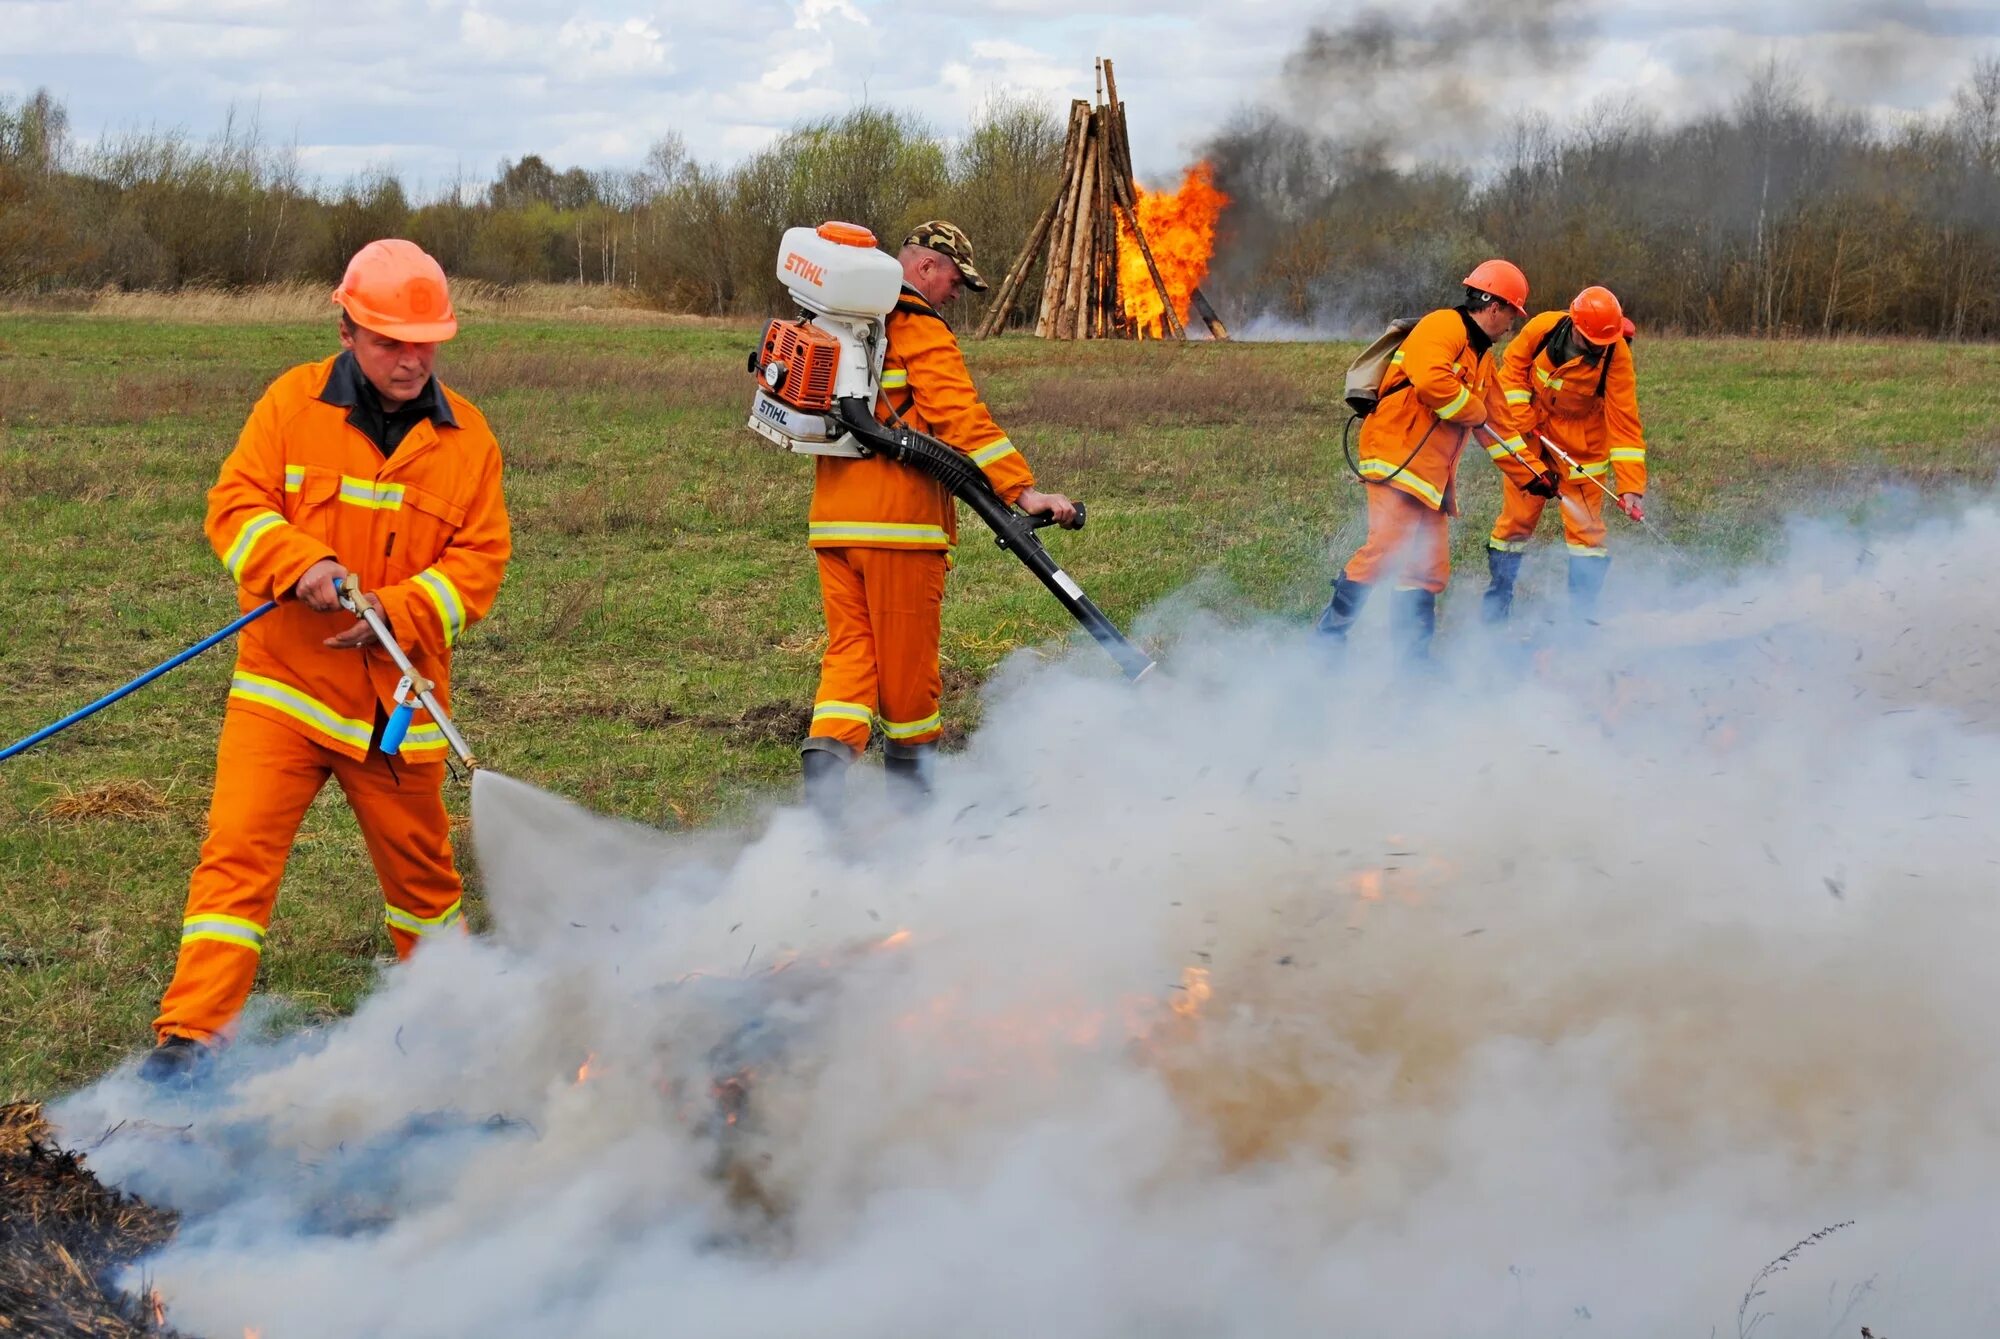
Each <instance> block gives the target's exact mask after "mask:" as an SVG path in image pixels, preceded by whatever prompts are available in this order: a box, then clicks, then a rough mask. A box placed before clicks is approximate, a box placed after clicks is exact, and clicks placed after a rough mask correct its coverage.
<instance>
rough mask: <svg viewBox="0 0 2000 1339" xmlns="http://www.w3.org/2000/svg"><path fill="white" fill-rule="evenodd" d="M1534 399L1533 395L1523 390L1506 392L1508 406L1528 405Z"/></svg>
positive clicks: (1531, 392)
mask: <svg viewBox="0 0 2000 1339" xmlns="http://www.w3.org/2000/svg"><path fill="white" fill-rule="evenodd" d="M1534 398H1535V393H1534V392H1533V391H1531V390H1527V389H1525V388H1523V389H1521V390H1517V391H1508V392H1507V403H1508V404H1528V403H1530V402H1532V401H1533V400H1534Z"/></svg>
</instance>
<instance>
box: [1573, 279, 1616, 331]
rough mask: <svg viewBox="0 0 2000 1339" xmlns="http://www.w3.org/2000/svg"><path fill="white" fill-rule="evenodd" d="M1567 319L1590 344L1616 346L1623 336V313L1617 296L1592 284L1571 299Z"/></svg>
mask: <svg viewBox="0 0 2000 1339" xmlns="http://www.w3.org/2000/svg"><path fill="white" fill-rule="evenodd" d="M1569 320H1570V324H1571V325H1573V326H1575V327H1576V333H1577V334H1579V335H1582V336H1583V337H1584V338H1585V339H1587V340H1589V341H1590V342H1591V343H1592V344H1611V343H1615V342H1616V341H1617V339H1618V337H1619V336H1620V335H1622V334H1624V333H1625V312H1624V309H1623V308H1621V307H1620V306H1619V305H1618V299H1617V297H1616V296H1615V295H1613V293H1612V292H1611V290H1610V289H1608V288H1599V287H1598V286H1597V285H1595V284H1592V285H1591V286H1590V287H1589V288H1586V289H1584V290H1583V291H1582V292H1581V293H1578V294H1577V295H1576V296H1575V297H1573V298H1571V299H1570V303H1569Z"/></svg>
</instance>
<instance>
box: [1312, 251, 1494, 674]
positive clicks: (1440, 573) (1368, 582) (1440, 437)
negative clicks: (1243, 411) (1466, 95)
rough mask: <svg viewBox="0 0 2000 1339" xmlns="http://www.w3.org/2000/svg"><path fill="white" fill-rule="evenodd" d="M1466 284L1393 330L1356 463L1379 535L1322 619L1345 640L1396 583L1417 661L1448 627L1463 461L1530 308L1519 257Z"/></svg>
mask: <svg viewBox="0 0 2000 1339" xmlns="http://www.w3.org/2000/svg"><path fill="white" fill-rule="evenodd" d="M1464 282H1465V301H1463V302H1461V303H1460V304H1459V305H1458V306H1456V307H1445V308H1441V309H1439V310H1437V311H1434V312H1431V313H1430V314H1429V315H1428V316H1425V317H1423V318H1422V319H1421V320H1419V321H1417V322H1415V323H1414V325H1408V326H1407V333H1404V324H1405V323H1399V325H1398V326H1395V327H1391V334H1390V335H1389V336H1385V337H1384V339H1385V341H1392V342H1393V347H1394V352H1393V354H1391V355H1389V357H1388V366H1387V369H1386V371H1385V372H1384V373H1383V375H1382V376H1381V378H1380V380H1379V382H1376V383H1375V385H1374V386H1372V387H1371V388H1370V395H1369V397H1368V398H1369V403H1370V405H1371V408H1370V409H1369V411H1368V412H1367V415H1366V417H1365V418H1364V419H1363V420H1362V426H1361V442H1360V453H1359V459H1358V460H1357V461H1356V463H1355V472H1356V473H1357V474H1359V475H1360V477H1361V480H1362V483H1363V484H1364V485H1365V487H1366V490H1367V495H1368V538H1367V540H1366V541H1365V542H1364V543H1363V544H1362V546H1361V548H1360V549H1359V550H1357V551H1356V552H1355V554H1354V556H1353V557H1352V558H1350V559H1348V561H1347V565H1346V566H1345V567H1344V568H1342V569H1341V572H1340V575H1339V576H1337V577H1335V578H1334V581H1333V598H1332V599H1331V600H1330V601H1328V603H1327V606H1326V610H1325V612H1323V613H1322V614H1321V615H1320V618H1319V623H1318V625H1317V631H1318V632H1319V634H1320V635H1322V636H1324V637H1328V638H1331V639H1333V640H1335V641H1337V642H1344V641H1346V639H1347V633H1348V629H1349V628H1351V627H1353V626H1354V620H1355V619H1356V618H1357V617H1358V616H1359V615H1360V613H1361V607H1362V605H1363V604H1365V603H1366V602H1367V599H1368V596H1369V593H1370V592H1371V591H1373V590H1374V588H1375V586H1376V585H1377V584H1378V583H1380V582H1383V581H1392V582H1394V583H1395V591H1394V600H1395V604H1394V608H1393V610H1392V613H1393V616H1394V617H1393V622H1394V628H1395V640H1396V646H1397V649H1398V651H1399V652H1400V653H1401V655H1402V656H1403V658H1404V659H1406V660H1408V661H1422V660H1425V659H1428V658H1429V655H1430V644H1431V637H1432V635H1433V634H1434V633H1435V631H1436V629H1437V597H1438V595H1439V593H1440V592H1442V591H1443V590H1444V587H1445V582H1446V580H1447V578H1448V577H1449V576H1450V574H1451V551H1450V531H1449V521H1448V519H1447V518H1448V517H1451V516H1455V515H1457V514H1458V500H1457V496H1456V489H1455V483H1456V476H1457V473H1458V460H1459V456H1460V455H1461V454H1462V453H1463V452H1464V450H1465V441H1466V435H1467V434H1468V433H1469V432H1470V431H1471V429H1472V428H1473V427H1474V426H1476V425H1478V424H1482V423H1484V422H1485V421H1486V414H1487V410H1486V399H1487V388H1488V385H1489V383H1490V382H1491V381H1492V379H1493V343H1494V341H1495V340H1497V339H1499V338H1500V336H1502V335H1504V334H1506V333H1507V331H1508V330H1510V329H1512V328H1513V325H1514V322H1515V321H1516V320H1518V319H1520V318H1521V317H1524V316H1526V315H1527V310H1526V307H1527V301H1528V279H1527V276H1526V275H1524V274H1522V273H1521V271H1520V269H1519V268H1518V267H1516V266H1515V265H1513V264H1511V263H1509V262H1507V261H1504V260H1488V261H1485V262H1482V263H1481V264H1480V265H1479V266H1478V267H1477V268H1475V269H1474V270H1473V271H1472V273H1470V274H1468V275H1466V276H1465V280H1464ZM1378 347H1386V346H1385V345H1384V344H1383V342H1381V341H1378ZM1377 392H1379V393H1377ZM1357 408H1358V407H1357Z"/></svg>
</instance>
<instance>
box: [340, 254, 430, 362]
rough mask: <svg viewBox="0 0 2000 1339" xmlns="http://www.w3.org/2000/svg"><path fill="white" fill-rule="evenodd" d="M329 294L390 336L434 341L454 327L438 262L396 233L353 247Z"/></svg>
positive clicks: (355, 317)
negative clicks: (344, 271) (342, 271)
mask: <svg viewBox="0 0 2000 1339" xmlns="http://www.w3.org/2000/svg"><path fill="white" fill-rule="evenodd" d="M333 300H334V301H335V302H336V303H338V304H339V305H340V307H341V309H342V310H343V311H345V312H346V313H347V315H348V317H349V318H350V319H351V320H352V321H353V322H354V324H356V325H358V326H360V327H361V328H362V329H364V330H372V331H374V332H375V333H376V334H378V335H386V336H387V337H388V338H390V339H402V340H408V341H409V342H410V343H412V344H436V343H438V342H439V341H441V340H447V339H450V338H451V337H452V336H453V335H456V334H457V333H458V317H457V316H456V315H454V314H453V312H452V310H451V291H450V289H449V288H447V287H446V285H445V279H444V266H442V265H440V264H438V263H437V262H436V261H435V260H432V259H431V257H430V254H429V253H428V252H426V251H425V250H424V249H423V248H422V247H420V246H418V245H417V244H416V243H415V242H406V241H404V240H403V239H402V238H400V237H387V238H384V239H382V240H381V241H379V242H370V243H369V244H368V245H367V246H364V247H362V248H361V249H360V250H359V251H357V252H355V253H354V259H353V260H350V261H348V262H347V273H346V274H344V275H342V276H341V279H340V287H338V288H336V289H334V290H333Z"/></svg>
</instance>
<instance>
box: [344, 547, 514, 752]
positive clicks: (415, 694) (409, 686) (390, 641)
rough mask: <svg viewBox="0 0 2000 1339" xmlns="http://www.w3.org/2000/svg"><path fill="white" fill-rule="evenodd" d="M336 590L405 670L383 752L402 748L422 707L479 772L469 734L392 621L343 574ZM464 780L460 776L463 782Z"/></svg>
mask: <svg viewBox="0 0 2000 1339" xmlns="http://www.w3.org/2000/svg"><path fill="white" fill-rule="evenodd" d="M350 579H351V578H350ZM333 589H334V591H335V593H336V594H337V595H338V596H339V597H340V607H341V608H342V609H345V610H346V611H347V612H348V613H350V614H353V615H355V616H356V617H357V618H360V619H362V620H363V621H364V622H366V623H367V624H368V629H369V631H371V632H373V633H374V634H375V640H376V641H378V642H380V643H381V644H382V649H383V650H384V651H387V652H388V653H389V659H391V660H393V661H395V662H396V668H397V669H399V670H401V671H402V672H403V677H402V678H401V679H399V680H397V682H396V693H395V702H396V705H395V706H394V707H393V708H391V709H390V712H389V720H388V723H387V724H385V725H384V726H383V727H382V743H381V749H382V752H384V753H386V754H388V755H389V756H390V757H392V758H393V757H395V756H396V755H397V754H398V753H400V752H401V751H402V748H403V740H404V738H405V737H406V736H407V735H408V734H409V733H410V720H411V718H412V717H413V716H415V715H416V712H417V708H418V707H419V706H421V707H422V708H423V709H424V710H425V711H427V712H429V713H430V714H431V719H432V720H433V721H436V722H437V727H438V729H439V730H441V731H443V733H444V738H445V742H446V743H447V744H450V745H451V751H452V752H453V753H456V754H457V755H458V758H459V761H460V762H462V763H464V764H465V770H466V772H467V773H468V774H470V773H472V772H476V771H478V770H479V759H477V758H475V757H473V756H472V750H471V749H470V748H468V747H466V743H465V736H463V735H461V734H459V732H458V727H457V726H455V725H453V724H452V723H451V717H449V716H447V715H446V714H445V710H444V708H443V707H442V706H440V705H439V704H438V700H437V694H436V692H435V691H434V690H435V689H436V688H437V685H436V684H434V683H432V682H431V681H430V680H429V679H427V678H425V677H424V676H423V675H421V674H419V673H418V672H417V667H416V666H415V665H412V664H411V663H410V657H409V656H408V655H407V654H405V653H404V651H403V647H402V644H401V643H399V642H398V641H397V640H396V636H395V634H394V633H392V632H390V631H389V620H388V619H386V618H383V617H382V615H381V614H380V613H379V612H377V610H376V608H375V606H374V605H372V604H370V603H369V602H368V600H367V599H366V598H365V597H364V596H363V595H362V593H361V591H360V588H359V587H356V586H351V585H349V584H348V583H347V581H345V580H343V579H341V578H340V577H335V578H334V581H333ZM412 699H415V700H414V701H412ZM445 761H446V763H447V764H449V763H450V761H451V760H450V759H449V758H447V759H446V760H445ZM453 774H454V775H456V769H453ZM464 779H465V778H464V777H459V780H461V781H462V780H464Z"/></svg>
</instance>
